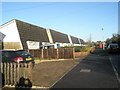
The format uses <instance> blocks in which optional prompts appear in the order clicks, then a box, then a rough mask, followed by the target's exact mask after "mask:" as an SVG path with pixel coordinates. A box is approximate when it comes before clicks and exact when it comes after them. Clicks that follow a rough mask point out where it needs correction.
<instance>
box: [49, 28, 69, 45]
mask: <svg viewBox="0 0 120 90" xmlns="http://www.w3.org/2000/svg"><path fill="white" fill-rule="evenodd" d="M50 32H51V35H52V38H53V42H54V43H55V42H61V43H70V42H69V39H68V35H67V34H64V33H61V32H58V31H55V30H52V29H50Z"/></svg>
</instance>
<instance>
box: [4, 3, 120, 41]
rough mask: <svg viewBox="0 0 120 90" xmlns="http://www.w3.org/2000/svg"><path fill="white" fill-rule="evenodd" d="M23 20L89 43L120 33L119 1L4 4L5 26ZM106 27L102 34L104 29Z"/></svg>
mask: <svg viewBox="0 0 120 90" xmlns="http://www.w3.org/2000/svg"><path fill="white" fill-rule="evenodd" d="M12 19H19V20H21V21H25V22H28V23H31V24H34V25H37V26H41V27H44V28H51V29H53V30H56V31H60V32H63V33H66V34H70V35H73V36H76V37H79V38H82V39H83V40H85V41H88V40H89V37H90V35H91V38H92V41H99V40H105V39H106V38H110V37H112V34H114V33H118V3H117V2H26V3H25V2H23V3H22V2H3V3H2V24H4V23H6V22H8V21H10V20H12ZM102 28H104V30H103V31H102V30H101V29H102Z"/></svg>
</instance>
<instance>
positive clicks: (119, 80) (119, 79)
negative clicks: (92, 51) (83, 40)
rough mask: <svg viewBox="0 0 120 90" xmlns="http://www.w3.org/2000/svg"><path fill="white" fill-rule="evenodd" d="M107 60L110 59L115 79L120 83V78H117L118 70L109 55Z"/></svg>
mask: <svg viewBox="0 0 120 90" xmlns="http://www.w3.org/2000/svg"><path fill="white" fill-rule="evenodd" d="M109 60H110V63H111V65H112V67H113V70H114V72H115V75H116V77H117V80H118V82H119V83H120V78H119V75H118V72H117V70H116V68H115V67H114V65H113V64H112V61H111V60H112V58H111V57H110V56H109Z"/></svg>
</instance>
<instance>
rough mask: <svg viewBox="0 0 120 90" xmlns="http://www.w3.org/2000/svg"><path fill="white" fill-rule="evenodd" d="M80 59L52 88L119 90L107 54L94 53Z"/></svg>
mask: <svg viewBox="0 0 120 90" xmlns="http://www.w3.org/2000/svg"><path fill="white" fill-rule="evenodd" d="M97 52H99V50H97V51H95V52H94V54H91V55H89V56H88V57H86V58H85V59H84V60H83V61H81V62H80V63H79V64H78V65H77V66H76V67H75V68H73V69H72V70H71V71H70V72H69V73H68V74H66V75H65V76H64V77H63V78H62V79H61V80H59V81H58V82H57V83H56V84H55V85H54V86H53V87H52V88H51V89H54V88H107V89H115V90H119V87H120V86H119V85H120V83H119V82H118V79H117V77H116V75H115V72H114V70H113V67H112V64H111V62H110V59H109V56H99V55H96V54H95V53H97Z"/></svg>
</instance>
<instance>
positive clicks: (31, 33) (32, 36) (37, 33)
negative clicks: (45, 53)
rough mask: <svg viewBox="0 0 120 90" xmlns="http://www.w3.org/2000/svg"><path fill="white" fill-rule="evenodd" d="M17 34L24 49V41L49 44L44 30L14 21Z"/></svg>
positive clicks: (25, 45) (25, 44) (25, 47)
mask: <svg viewBox="0 0 120 90" xmlns="http://www.w3.org/2000/svg"><path fill="white" fill-rule="evenodd" d="M16 24H17V28H18V32H19V35H20V38H21V42H22V45H23V47H24V49H27V48H28V47H27V43H26V41H38V42H40V43H42V42H49V40H48V36H47V33H46V29H45V28H42V27H38V26H35V25H32V24H29V23H26V22H23V21H20V20H16Z"/></svg>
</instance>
